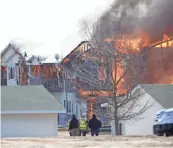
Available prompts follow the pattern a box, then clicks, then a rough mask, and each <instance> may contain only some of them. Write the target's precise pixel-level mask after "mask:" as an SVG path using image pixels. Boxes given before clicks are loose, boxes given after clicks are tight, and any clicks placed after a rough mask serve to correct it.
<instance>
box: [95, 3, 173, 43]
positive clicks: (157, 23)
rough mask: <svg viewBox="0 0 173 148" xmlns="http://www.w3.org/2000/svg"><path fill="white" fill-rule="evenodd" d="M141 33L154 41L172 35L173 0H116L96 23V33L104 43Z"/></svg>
mask: <svg viewBox="0 0 173 148" xmlns="http://www.w3.org/2000/svg"><path fill="white" fill-rule="evenodd" d="M140 30H142V31H144V32H146V33H147V34H149V36H151V38H152V41H155V40H159V39H161V38H162V36H163V32H166V33H167V35H173V0H115V1H114V3H113V5H112V7H111V9H110V10H107V11H106V12H105V13H104V14H103V16H102V17H101V18H100V19H99V21H98V22H97V24H96V28H95V32H94V34H95V37H97V38H99V40H100V39H101V40H102V39H104V38H107V37H110V36H116V37H117V38H118V37H119V36H120V35H121V34H129V35H139V32H140Z"/></svg>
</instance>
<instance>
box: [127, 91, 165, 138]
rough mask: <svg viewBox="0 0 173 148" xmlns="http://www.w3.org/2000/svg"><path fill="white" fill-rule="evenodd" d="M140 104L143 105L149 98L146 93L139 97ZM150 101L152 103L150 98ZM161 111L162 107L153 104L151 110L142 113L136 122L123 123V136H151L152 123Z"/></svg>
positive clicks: (155, 103)
mask: <svg viewBox="0 0 173 148" xmlns="http://www.w3.org/2000/svg"><path fill="white" fill-rule="evenodd" d="M141 97H142V98H141V99H140V104H143V105H144V104H145V102H146V101H147V100H148V99H149V98H151V96H150V95H148V94H147V93H146V94H145V95H142V96H141ZM151 101H154V99H153V98H151ZM161 109H163V107H162V106H161V105H160V104H158V103H157V102H154V104H153V105H152V107H151V108H149V109H148V110H147V111H146V112H144V113H143V114H142V115H141V116H140V118H142V119H138V120H134V119H132V120H130V121H126V122H125V123H124V128H125V129H124V134H125V135H152V134H153V123H154V117H155V115H156V112H157V111H159V110H161Z"/></svg>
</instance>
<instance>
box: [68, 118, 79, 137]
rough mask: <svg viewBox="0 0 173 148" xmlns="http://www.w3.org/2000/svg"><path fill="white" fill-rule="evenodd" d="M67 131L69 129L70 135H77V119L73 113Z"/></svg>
mask: <svg viewBox="0 0 173 148" xmlns="http://www.w3.org/2000/svg"><path fill="white" fill-rule="evenodd" d="M69 131H70V134H71V136H78V132H79V121H78V120H77V118H76V116H75V115H73V116H72V119H71V121H70V124H69Z"/></svg>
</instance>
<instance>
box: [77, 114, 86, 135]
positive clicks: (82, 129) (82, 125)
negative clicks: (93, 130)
mask: <svg viewBox="0 0 173 148" xmlns="http://www.w3.org/2000/svg"><path fill="white" fill-rule="evenodd" d="M79 125H80V126H79V135H80V136H81V135H82V136H86V134H87V133H88V121H87V119H86V118H85V115H82V118H81V119H80V121H79Z"/></svg>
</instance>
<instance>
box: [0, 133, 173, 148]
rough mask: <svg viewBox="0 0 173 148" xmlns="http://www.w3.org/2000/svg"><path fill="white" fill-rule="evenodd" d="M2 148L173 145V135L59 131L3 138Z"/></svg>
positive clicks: (109, 147)
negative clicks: (54, 134) (72, 134)
mask: <svg viewBox="0 0 173 148" xmlns="http://www.w3.org/2000/svg"><path fill="white" fill-rule="evenodd" d="M1 147H2V148H81V147H84V148H123V147H125V148H126V147H128V148H130V147H131V148H134V147H143V148H146V147H158V148H159V147H160V148H163V147H170V148H171V147H173V137H156V136H146V137H143V136H138V137H137V136H125V137H124V136H118V137H112V136H111V135H101V136H99V137H90V135H87V137H69V136H68V133H67V132H59V136H58V137H56V138H3V139H1Z"/></svg>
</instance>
